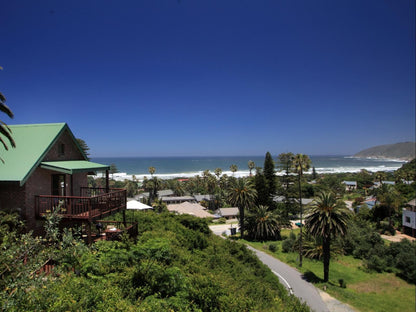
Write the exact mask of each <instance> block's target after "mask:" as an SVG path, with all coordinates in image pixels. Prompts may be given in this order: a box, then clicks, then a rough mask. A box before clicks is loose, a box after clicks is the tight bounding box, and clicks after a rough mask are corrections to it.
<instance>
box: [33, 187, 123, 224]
mask: <svg viewBox="0 0 416 312" xmlns="http://www.w3.org/2000/svg"><path fill="white" fill-rule="evenodd" d="M81 194H82V195H83V196H54V195H38V196H35V211H36V216H37V217H42V216H44V215H45V214H47V213H49V212H52V211H55V210H56V209H58V207H59V208H60V215H61V216H62V217H63V218H65V219H79V220H94V219H97V218H102V217H105V216H106V215H108V214H111V213H112V212H116V211H119V210H121V209H125V208H126V198H127V197H126V190H124V189H110V190H109V192H108V193H105V189H101V188H93V189H88V188H81Z"/></svg>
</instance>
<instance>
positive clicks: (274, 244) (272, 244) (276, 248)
mask: <svg viewBox="0 0 416 312" xmlns="http://www.w3.org/2000/svg"><path fill="white" fill-rule="evenodd" d="M278 249H279V247H278V246H277V244H276V243H271V244H270V245H269V250H270V251H271V252H277V251H278Z"/></svg>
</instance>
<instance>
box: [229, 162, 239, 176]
mask: <svg viewBox="0 0 416 312" xmlns="http://www.w3.org/2000/svg"><path fill="white" fill-rule="evenodd" d="M230 170H231V172H232V173H233V176H234V173H236V172H237V170H238V167H237V165H235V164H232V165H231V166H230Z"/></svg>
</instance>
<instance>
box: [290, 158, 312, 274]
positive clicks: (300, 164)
mask: <svg viewBox="0 0 416 312" xmlns="http://www.w3.org/2000/svg"><path fill="white" fill-rule="evenodd" d="M292 165H293V169H294V171H295V172H296V173H297V174H298V186H299V206H300V224H301V226H302V218H303V207H302V186H301V183H300V182H301V179H302V176H303V172H304V171H308V170H309V168H310V167H311V160H310V158H309V156H308V155H304V154H296V155H295V157H294V158H293V162H292ZM302 254H303V252H302V231H300V236H299V266H300V267H302Z"/></svg>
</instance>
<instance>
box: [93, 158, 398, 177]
mask: <svg viewBox="0 0 416 312" xmlns="http://www.w3.org/2000/svg"><path fill="white" fill-rule="evenodd" d="M309 157H310V159H311V161H312V165H311V170H312V167H314V168H315V170H316V172H317V173H342V172H359V171H360V170H362V169H365V170H368V171H370V172H377V171H394V170H397V169H398V168H400V167H401V166H402V165H403V164H404V163H406V162H405V161H401V160H394V159H370V158H354V157H352V156H349V155H321V156H319V155H315V156H309ZM250 160H252V161H254V163H255V164H256V167H263V164H264V156H158V157H92V158H91V161H93V162H98V163H102V164H106V165H111V164H115V165H116V167H117V170H118V173H115V174H113V178H114V179H116V180H125V179H129V180H131V179H132V178H133V175H134V176H135V177H136V178H137V179H138V180H143V179H144V177H150V174H149V171H148V170H149V167H154V168H155V169H156V172H155V174H154V176H156V177H159V178H162V179H173V178H179V177H184V178H187V177H192V176H196V175H201V174H202V172H203V171H205V170H209V171H210V172H211V173H214V170H215V169H216V168H221V170H222V174H227V175H233V173H232V172H231V170H230V166H231V165H232V164H235V165H237V167H238V171H237V172H235V173H234V176H235V177H242V176H248V175H249V169H248V161H250ZM273 160H274V161H275V162H276V163H277V156H275V157H273ZM311 170H310V172H311ZM277 174H278V175H279V174H283V172H282V173H280V172H277Z"/></svg>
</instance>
